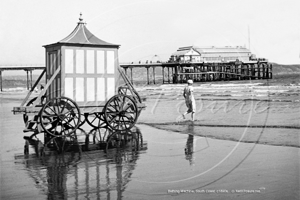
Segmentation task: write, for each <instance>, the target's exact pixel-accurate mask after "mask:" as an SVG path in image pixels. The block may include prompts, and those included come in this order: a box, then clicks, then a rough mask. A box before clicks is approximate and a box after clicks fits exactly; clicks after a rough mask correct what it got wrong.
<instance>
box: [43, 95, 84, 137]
mask: <svg viewBox="0 0 300 200" xmlns="http://www.w3.org/2000/svg"><path fill="white" fill-rule="evenodd" d="M80 117H81V115H80V110H79V108H78V106H77V104H76V103H75V102H74V101H72V100H71V99H69V98H67V97H57V98H53V99H50V100H49V101H48V102H47V103H46V104H45V105H44V106H43V108H42V110H41V112H40V122H41V126H42V128H43V129H44V130H45V132H46V133H47V134H50V135H52V136H55V137H64V136H69V135H71V134H73V133H74V132H75V131H76V129H77V128H78V127H79V125H80ZM45 119H48V120H45Z"/></svg>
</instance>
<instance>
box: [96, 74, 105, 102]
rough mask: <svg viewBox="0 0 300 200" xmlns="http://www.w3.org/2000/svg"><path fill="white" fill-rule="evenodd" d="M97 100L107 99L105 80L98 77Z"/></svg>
mask: <svg viewBox="0 0 300 200" xmlns="http://www.w3.org/2000/svg"><path fill="white" fill-rule="evenodd" d="M97 101H105V80H104V78H97Z"/></svg>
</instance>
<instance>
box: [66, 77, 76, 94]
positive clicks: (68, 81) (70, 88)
mask: <svg viewBox="0 0 300 200" xmlns="http://www.w3.org/2000/svg"><path fill="white" fill-rule="evenodd" d="M73 90H74V85H73V78H65V97H69V98H71V99H74V97H73Z"/></svg>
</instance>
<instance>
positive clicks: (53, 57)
mask: <svg viewBox="0 0 300 200" xmlns="http://www.w3.org/2000/svg"><path fill="white" fill-rule="evenodd" d="M58 64H59V54H58V51H51V52H49V53H48V63H47V82H48V81H49V80H50V78H51V77H52V75H53V74H54V72H55V71H56V69H57V68H58ZM59 96H60V72H59V73H58V75H57V76H56V77H55V79H54V80H53V81H52V82H51V84H50V85H49V88H48V90H47V100H49V99H52V98H55V97H59Z"/></svg>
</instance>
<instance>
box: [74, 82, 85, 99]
mask: <svg viewBox="0 0 300 200" xmlns="http://www.w3.org/2000/svg"><path fill="white" fill-rule="evenodd" d="M75 100H76V101H78V102H79V101H84V78H76V91H75Z"/></svg>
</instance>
